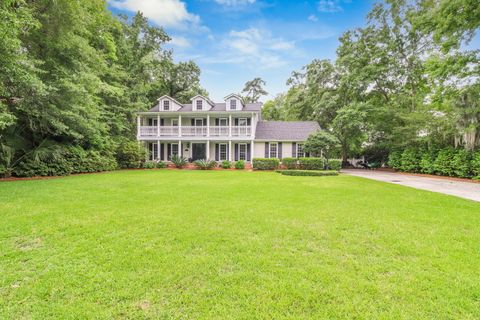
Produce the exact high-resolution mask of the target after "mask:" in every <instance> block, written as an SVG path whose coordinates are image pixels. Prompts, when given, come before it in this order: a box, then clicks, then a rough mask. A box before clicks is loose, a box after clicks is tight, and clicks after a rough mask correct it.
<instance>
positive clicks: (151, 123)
mask: <svg viewBox="0 0 480 320" xmlns="http://www.w3.org/2000/svg"><path fill="white" fill-rule="evenodd" d="M157 123H158V122H157V119H156V118H148V125H149V126H155V127H156V126H157Z"/></svg>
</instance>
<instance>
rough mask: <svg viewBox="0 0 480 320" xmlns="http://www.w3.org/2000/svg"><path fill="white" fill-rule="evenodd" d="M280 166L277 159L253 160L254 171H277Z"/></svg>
mask: <svg viewBox="0 0 480 320" xmlns="http://www.w3.org/2000/svg"><path fill="white" fill-rule="evenodd" d="M279 165H280V160H279V159H277V158H253V169H255V170H275V169H277V168H278V166H279Z"/></svg>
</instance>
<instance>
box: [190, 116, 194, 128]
mask: <svg viewBox="0 0 480 320" xmlns="http://www.w3.org/2000/svg"><path fill="white" fill-rule="evenodd" d="M190 123H191V126H192V127H193V126H194V125H195V119H193V118H192V119H190Z"/></svg>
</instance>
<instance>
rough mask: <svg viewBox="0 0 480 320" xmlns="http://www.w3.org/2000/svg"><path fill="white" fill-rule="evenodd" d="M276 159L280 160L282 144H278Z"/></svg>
mask: <svg viewBox="0 0 480 320" xmlns="http://www.w3.org/2000/svg"><path fill="white" fill-rule="evenodd" d="M277 153H278V159H282V143H281V142H279V143H278V152H277Z"/></svg>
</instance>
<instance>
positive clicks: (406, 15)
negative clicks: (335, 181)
mask: <svg viewBox="0 0 480 320" xmlns="http://www.w3.org/2000/svg"><path fill="white" fill-rule="evenodd" d="M479 26H480V6H479V5H478V2H476V1H469V0H458V1H450V0H436V1H430V0H417V1H402V0H395V1H393V0H391V1H390V0H385V1H383V2H382V3H380V4H377V5H375V6H374V8H373V9H372V11H371V12H370V13H369V15H368V23H367V25H366V26H364V27H361V28H358V29H355V30H350V31H347V32H345V33H344V34H343V35H342V36H341V37H340V39H339V40H340V45H339V47H338V48H337V57H336V59H335V61H330V60H314V61H312V62H311V63H310V64H308V65H306V66H305V67H304V68H303V69H302V70H300V71H295V72H293V73H292V76H291V77H290V79H289V80H288V82H287V84H288V85H289V87H290V88H289V90H288V91H287V92H286V93H284V94H281V95H279V96H278V97H276V98H275V99H274V100H272V101H268V102H267V103H266V104H265V106H264V109H263V117H264V118H265V119H274V120H316V121H318V122H319V124H320V126H321V127H322V128H323V129H324V130H325V131H326V134H327V135H328V134H330V135H331V136H332V137H333V138H334V140H335V141H336V144H334V146H335V147H337V146H338V148H336V156H340V157H342V158H343V160H344V161H346V160H347V158H350V157H354V156H361V155H365V156H366V158H367V160H368V161H371V162H378V163H380V162H381V163H385V162H386V161H387V159H388V155H389V154H390V153H392V152H394V151H396V152H397V154H398V152H402V151H403V150H405V149H409V150H410V149H416V150H437V151H438V150H442V149H449V150H450V148H456V149H465V150H475V149H478V148H479V147H480V81H479V75H480V66H479V50H469V49H467V48H468V46H467V44H468V43H469V41H470V40H471V39H472V38H473V36H474V34H475V32H476V31H477V30H478V28H479ZM476 49H478V48H476ZM322 138H324V137H322ZM318 140H319V139H318ZM322 140H323V141H325V139H322Z"/></svg>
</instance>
